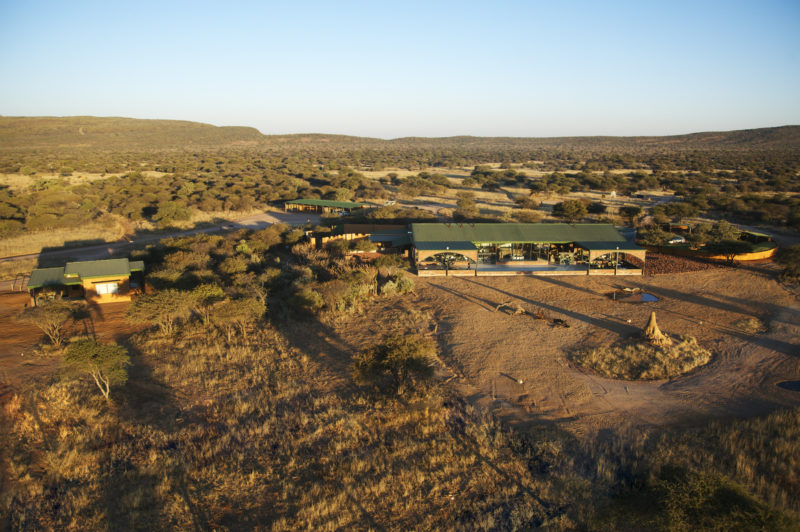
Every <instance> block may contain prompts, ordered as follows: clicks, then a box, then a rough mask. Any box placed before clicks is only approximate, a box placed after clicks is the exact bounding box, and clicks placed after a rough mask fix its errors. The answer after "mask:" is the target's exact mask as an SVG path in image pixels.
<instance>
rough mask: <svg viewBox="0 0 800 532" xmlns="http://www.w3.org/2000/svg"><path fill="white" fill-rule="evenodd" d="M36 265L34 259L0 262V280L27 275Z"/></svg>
mask: <svg viewBox="0 0 800 532" xmlns="http://www.w3.org/2000/svg"><path fill="white" fill-rule="evenodd" d="M36 263H37V260H36V259H25V260H14V261H10V262H0V280H1V279H14V278H15V277H17V276H18V275H25V274H29V273H31V271H32V270H33V269H34V268H36Z"/></svg>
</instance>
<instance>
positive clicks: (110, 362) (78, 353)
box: [64, 340, 130, 399]
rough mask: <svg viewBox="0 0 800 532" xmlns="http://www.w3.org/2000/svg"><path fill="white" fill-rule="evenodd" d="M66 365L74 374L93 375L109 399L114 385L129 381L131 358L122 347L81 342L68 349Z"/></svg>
mask: <svg viewBox="0 0 800 532" xmlns="http://www.w3.org/2000/svg"><path fill="white" fill-rule="evenodd" d="M64 364H65V365H66V366H67V367H68V368H69V369H70V370H71V371H73V372H76V373H82V374H88V375H91V377H92V378H93V379H94V382H95V384H97V387H98V388H99V389H100V393H102V394H103V397H105V398H106V399H108V398H109V395H110V393H111V385H112V384H113V385H120V384H125V382H126V381H127V380H128V366H129V365H130V357H129V356H128V352H127V350H126V349H125V348H124V347H122V346H121V345H117V344H100V343H97V342H96V341H95V340H79V341H77V342H74V343H72V344H70V345H69V347H67V352H66V353H65V354H64Z"/></svg>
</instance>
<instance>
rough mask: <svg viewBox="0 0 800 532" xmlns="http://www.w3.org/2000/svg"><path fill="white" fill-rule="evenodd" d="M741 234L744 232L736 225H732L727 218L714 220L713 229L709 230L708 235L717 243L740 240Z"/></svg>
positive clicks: (710, 239) (711, 240)
mask: <svg viewBox="0 0 800 532" xmlns="http://www.w3.org/2000/svg"><path fill="white" fill-rule="evenodd" d="M741 234H742V232H741V231H739V229H738V228H737V227H736V226H734V225H732V224H731V223H729V222H727V221H726V220H720V221H718V222H714V224H713V225H712V226H711V230H710V231H709V232H708V237H709V241H710V242H714V243H717V242H726V241H733V240H739V237H740V236H741Z"/></svg>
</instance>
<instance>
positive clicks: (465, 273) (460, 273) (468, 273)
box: [417, 269, 642, 277]
mask: <svg viewBox="0 0 800 532" xmlns="http://www.w3.org/2000/svg"><path fill="white" fill-rule="evenodd" d="M587 274H588V275H614V270H589V271H588V272H587V270H536V271H524V270H521V271H503V270H485V271H481V270H478V275H477V277H511V276H517V275H534V276H551V275H587ZM617 275H618V276H621V275H642V270H638V269H625V270H622V269H620V270H617ZM447 276H448V277H475V270H450V271H449V272H447ZM417 277H445V271H444V270H418V271H417Z"/></svg>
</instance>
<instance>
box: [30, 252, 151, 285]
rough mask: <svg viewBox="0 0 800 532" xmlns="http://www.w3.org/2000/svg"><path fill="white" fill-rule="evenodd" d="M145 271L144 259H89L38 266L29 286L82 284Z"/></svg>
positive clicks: (32, 274) (32, 273)
mask: <svg viewBox="0 0 800 532" xmlns="http://www.w3.org/2000/svg"><path fill="white" fill-rule="evenodd" d="M136 271H144V262H143V261H140V260H138V261H134V262H129V261H128V259H107V260H87V261H82V262H68V263H67V265H66V266H64V267H63V268H38V269H36V270H33V271H32V272H31V277H30V279H29V280H28V288H41V287H43V286H58V285H61V286H66V285H73V284H81V283H82V282H83V280H84V279H94V278H98V277H117V276H119V277H128V276H130V274H131V272H136Z"/></svg>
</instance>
